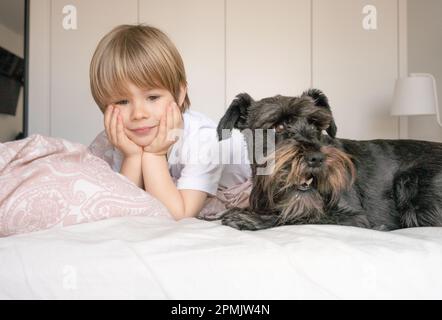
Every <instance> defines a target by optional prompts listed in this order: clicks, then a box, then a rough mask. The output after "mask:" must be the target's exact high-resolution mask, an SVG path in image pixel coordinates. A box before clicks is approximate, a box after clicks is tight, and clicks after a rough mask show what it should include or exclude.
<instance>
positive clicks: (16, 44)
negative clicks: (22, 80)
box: [0, 23, 24, 142]
mask: <svg viewBox="0 0 442 320" xmlns="http://www.w3.org/2000/svg"><path fill="white" fill-rule="evenodd" d="M23 38H24V36H23V34H19V33H17V32H15V31H13V30H11V29H9V28H8V27H6V26H4V25H3V24H1V23H0V46H1V47H3V48H5V49H7V50H9V51H10V52H12V53H14V54H15V55H17V56H19V57H21V58H23V51H24V49H23V43H24V42H23V41H24V39H23ZM22 129H23V88H22V89H21V90H20V95H19V97H18V102H17V111H16V114H15V116H13V115H9V114H1V113H0V142H6V141H11V140H14V138H15V137H16V136H17V134H19V133H20V132H21V131H22Z"/></svg>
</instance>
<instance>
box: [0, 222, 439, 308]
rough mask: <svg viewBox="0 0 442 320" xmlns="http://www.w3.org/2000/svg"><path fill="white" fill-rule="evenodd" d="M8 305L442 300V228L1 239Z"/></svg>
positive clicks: (169, 225) (145, 231)
mask: <svg viewBox="0 0 442 320" xmlns="http://www.w3.org/2000/svg"><path fill="white" fill-rule="evenodd" d="M0 298H2V299H442V228H436V227H434V228H414V229H404V230H398V231H393V232H381V231H372V230H367V229H360V228H353V227H343V226H320V225H304V226H284V227H279V228H274V229H269V230H263V231H258V232H251V231H237V230H235V229H232V228H229V227H226V226H222V225H220V224H219V222H206V221H201V220H197V219H185V220H182V221H180V222H174V221H171V220H170V219H169V218H163V217H126V218H113V219H108V220H103V221H98V222H92V223H86V224H80V225H74V226H70V227H65V228H58V229H51V230H46V231H41V232H35V233H29V234H22V235H17V236H11V237H7V238H0Z"/></svg>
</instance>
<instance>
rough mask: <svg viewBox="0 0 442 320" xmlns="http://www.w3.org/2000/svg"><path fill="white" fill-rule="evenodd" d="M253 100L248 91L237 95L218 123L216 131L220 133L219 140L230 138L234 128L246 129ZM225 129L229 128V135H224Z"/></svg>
mask: <svg viewBox="0 0 442 320" xmlns="http://www.w3.org/2000/svg"><path fill="white" fill-rule="evenodd" d="M252 102H253V99H252V97H250V96H249V95H248V94H247V93H241V94H238V95H237V96H236V97H235V99H234V100H233V101H232V103H231V104H230V106H229V108H228V109H227V111H226V113H225V114H224V116H223V117H222V118H221V120H220V121H219V123H218V127H217V129H216V131H217V133H218V139H219V140H222V139H223V138H224V139H226V138H229V137H230V136H231V134H232V129H240V130H242V129H245V125H246V121H247V115H248V113H249V107H250V105H251V104H252ZM223 129H228V130H229V132H228V135H227V136H222V130H223Z"/></svg>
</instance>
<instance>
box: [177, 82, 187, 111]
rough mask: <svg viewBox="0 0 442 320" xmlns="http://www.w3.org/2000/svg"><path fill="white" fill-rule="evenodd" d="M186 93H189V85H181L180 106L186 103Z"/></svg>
mask: <svg viewBox="0 0 442 320" xmlns="http://www.w3.org/2000/svg"><path fill="white" fill-rule="evenodd" d="M186 94H187V87H186V86H184V85H181V86H180V96H179V97H178V106H179V107H180V109H181V107H182V106H183V103H184V99H186Z"/></svg>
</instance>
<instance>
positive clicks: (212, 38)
mask: <svg viewBox="0 0 442 320" xmlns="http://www.w3.org/2000/svg"><path fill="white" fill-rule="evenodd" d="M139 10H140V11H139V14H140V23H146V24H148V25H152V26H154V27H157V28H159V29H161V30H162V31H164V32H165V33H166V34H167V35H168V36H169V37H170V38H171V40H172V41H173V42H174V44H175V45H176V46H177V48H178V50H179V51H180V54H181V56H182V58H183V61H184V65H185V68H186V74H187V81H188V90H189V98H190V102H191V109H192V110H196V111H199V112H203V113H204V114H206V115H208V116H209V117H210V118H212V119H213V120H214V121H216V122H217V121H218V120H219V118H220V117H221V116H222V115H223V114H224V99H225V97H224V91H225V89H224V88H225V84H224V80H225V77H224V66H225V64H224V0H211V1H207V0H186V1H177V0H161V1H157V0H140V9H139Z"/></svg>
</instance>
